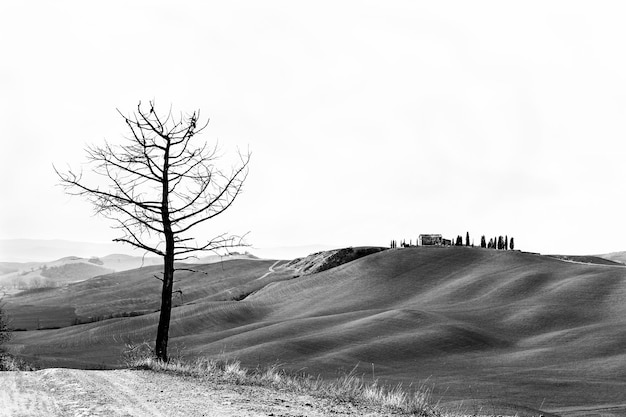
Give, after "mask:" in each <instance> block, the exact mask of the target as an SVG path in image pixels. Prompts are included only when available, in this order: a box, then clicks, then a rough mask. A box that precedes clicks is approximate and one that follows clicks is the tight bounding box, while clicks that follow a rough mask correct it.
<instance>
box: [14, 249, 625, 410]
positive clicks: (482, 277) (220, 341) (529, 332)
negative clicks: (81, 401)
mask: <svg viewBox="0 0 626 417" xmlns="http://www.w3.org/2000/svg"><path fill="white" fill-rule="evenodd" d="M194 267H196V268H197V269H198V270H199V272H188V273H187V274H184V275H183V274H181V276H180V282H179V283H178V285H179V288H180V289H181V290H182V297H177V299H176V305H177V307H176V308H174V310H173V316H172V326H171V334H170V343H171V347H172V349H173V350H175V349H177V347H183V346H184V347H185V354H186V355H187V356H188V357H191V358H193V357H194V356H203V355H210V356H216V357H217V356H219V357H236V358H238V359H239V360H241V361H242V362H243V363H244V364H245V365H248V366H252V367H254V366H256V365H257V364H259V363H261V364H269V363H276V362H278V363H281V364H284V365H285V366H286V367H290V368H292V369H293V370H295V371H297V370H300V369H304V370H306V371H307V372H309V373H311V374H314V375H317V374H320V375H322V376H334V375H336V372H337V370H338V369H344V370H346V371H349V370H350V369H352V368H353V367H354V366H355V365H357V364H360V367H359V369H358V370H357V372H359V373H363V374H365V375H372V374H375V378H378V379H379V380H380V381H381V382H392V383H403V384H405V386H406V385H409V384H411V383H413V384H420V383H425V384H426V386H428V387H432V389H433V392H432V396H431V397H432V398H434V399H435V401H437V402H440V403H441V404H446V403H447V404H450V405H451V407H453V408H454V407H455V406H456V405H457V404H458V401H460V400H464V401H467V403H465V404H467V405H468V406H469V405H471V408H472V410H483V411H484V410H489V411H488V412H489V413H490V414H491V413H493V414H494V415H496V414H503V413H505V412H506V410H510V409H521V410H523V408H520V407H519V406H521V407H528V409H529V410H530V409H542V410H543V411H549V412H554V413H556V414H565V415H576V413H578V414H580V413H582V412H583V410H586V411H584V412H586V413H591V412H592V411H593V410H596V409H597V410H600V409H605V410H611V412H612V413H613V415H624V414H625V413H626V407H625V406H624V404H626V389H625V388H626V384H625V383H624V381H625V380H626V361H625V360H624V352H626V303H624V299H626V268H624V267H623V266H621V265H613V264H604V263H587V262H585V263H582V262H578V261H564V260H562V259H556V258H553V257H550V256H541V255H534V254H528V253H523V252H518V251H496V250H488V249H481V248H467V247H450V248H428V247H426V248H424V247H420V248H398V249H390V250H384V251H380V252H377V253H373V254H370V255H367V256H364V257H361V258H359V259H355V260H352V261H350V262H347V263H343V264H341V265H338V266H335V267H332V268H330V269H327V270H324V271H321V272H316V273H310V274H307V273H303V271H302V270H299V269H298V266H297V265H296V264H292V265H289V262H275V261H264V260H249V259H244V260H233V261H228V262H224V263H218V264H209V265H198V266H194ZM156 273H158V268H157V267H147V268H143V269H141V270H135V271H127V272H121V273H116V274H111V275H106V276H101V277H97V278H92V279H90V280H87V281H83V282H80V283H76V284H70V285H68V286H67V287H65V288H58V289H52V290H49V291H44V292H40V293H38V292H33V293H26V294H22V295H15V296H11V297H9V298H8V299H7V300H6V302H7V308H8V310H9V311H14V312H18V313H19V309H20V308H23V306H25V305H30V306H33V308H34V307H38V308H44V306H58V308H61V306H63V307H71V308H73V309H74V311H73V312H71V311H69V312H68V311H61V310H59V311H58V312H57V313H56V314H58V316H59V317H60V318H61V317H67V315H71V314H74V315H75V316H76V317H83V318H84V317H87V316H90V315H92V316H93V315H97V314H101V313H117V314H121V313H123V312H125V313H127V315H130V313H131V312H132V311H133V310H132V309H135V311H139V310H141V313H142V315H139V316H136V317H119V318H112V319H108V320H103V321H98V322H93V323H88V324H82V325H78V326H69V327H64V328H62V329H58V330H45V331H27V332H17V333H16V334H15V338H14V340H13V341H12V342H11V343H12V344H11V346H12V347H13V348H14V349H16V351H17V353H20V354H21V355H24V356H25V357H27V358H38V360H40V361H43V362H44V363H46V364H49V365H54V366H86V367H89V366H92V367H95V366H100V364H102V363H103V362H104V363H107V364H115V363H116V361H118V358H119V355H120V352H121V350H122V349H123V346H124V343H126V342H128V341H134V342H142V341H144V340H148V341H151V340H153V339H154V335H155V329H156V323H157V320H158V314H157V313H156V312H150V311H151V309H156V308H158V307H157V303H158V301H155V300H154V298H155V297H157V296H158V292H159V282H158V281H156V280H155V279H154V278H153V277H152V276H153V275H154V274H156ZM152 311H153V310H152ZM31 313H32V315H31V317H33V318H34V317H35V314H34V313H33V312H30V313H29V314H31ZM52 313H53V312H52V311H49V312H48V314H47V316H49V317H51V316H53V314H52ZM143 313H146V314H143ZM59 320H61V319H59ZM38 324H39V326H40V328H41V327H43V326H42V325H41V322H40V323H38ZM46 325H49V324H46ZM424 381H425V382H424ZM513 404H514V405H515V406H516V407H517V408H515V407H513V406H512V405H513ZM488 406H489V407H492V408H488ZM499 407H500V408H499ZM503 407H504V408H503ZM500 410H503V411H500ZM577 410H578V411H577ZM560 411H563V413H561V412H560ZM471 412H474V411H471ZM519 415H520V416H521V415H526V414H519Z"/></svg>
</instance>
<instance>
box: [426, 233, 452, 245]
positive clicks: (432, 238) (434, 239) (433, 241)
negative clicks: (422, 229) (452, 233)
mask: <svg viewBox="0 0 626 417" xmlns="http://www.w3.org/2000/svg"><path fill="white" fill-rule="evenodd" d="M450 243H451V242H450ZM442 244H443V239H442V238H441V235H420V236H419V246H441V245H442Z"/></svg>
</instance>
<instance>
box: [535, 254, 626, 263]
mask: <svg viewBox="0 0 626 417" xmlns="http://www.w3.org/2000/svg"><path fill="white" fill-rule="evenodd" d="M546 256H551V257H552V258H556V259H561V260H563V261H569V262H579V263H583V264H598V265H624V264H623V263H622V262H619V261H614V260H610V259H608V258H605V257H603V256H600V255H597V256H587V255H546Z"/></svg>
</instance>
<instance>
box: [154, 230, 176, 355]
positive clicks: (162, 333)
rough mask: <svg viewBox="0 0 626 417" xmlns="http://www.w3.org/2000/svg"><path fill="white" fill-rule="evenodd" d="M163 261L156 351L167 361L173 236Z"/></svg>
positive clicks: (172, 271)
mask: <svg viewBox="0 0 626 417" xmlns="http://www.w3.org/2000/svg"><path fill="white" fill-rule="evenodd" d="M166 245H167V250H166V254H165V257H164V259H163V260H164V262H163V289H162V291H161V313H160V315H159V326H158V328H157V337H156V344H155V353H156V357H157V359H158V360H159V361H162V362H167V360H168V358H167V341H168V334H169V329H170V318H171V316H172V289H173V287H174V241H173V238H172V243H171V248H172V249H171V250H170V243H169V239H168V241H167V243H166Z"/></svg>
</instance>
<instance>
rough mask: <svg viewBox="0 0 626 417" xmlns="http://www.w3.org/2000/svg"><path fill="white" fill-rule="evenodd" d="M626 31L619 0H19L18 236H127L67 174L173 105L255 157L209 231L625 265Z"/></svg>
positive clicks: (5, 92)
mask: <svg viewBox="0 0 626 417" xmlns="http://www.w3.org/2000/svg"><path fill="white" fill-rule="evenodd" d="M624 21H626V3H623V2H619V1H615V2H610V1H603V2H590V1H589V2H576V1H562V2H556V1H552V2H549V1H535V2H529V1H525V2H503V1H492V2H486V1H472V2H468V1H454V2H453V1H437V2H417V1H406V2H401V1H394V2H392V1H379V2H371V1H369V2H366V1H350V2H347V1H328V2H323V1H314V2H313V1H311V2H306V3H305V2H294V1H283V2H276V1H264V2H255V1H228V2H225V1H221V2H217V1H215V2H199V1H195V2H181V1H177V2H169V3H168V2H157V1H133V2H126V1H108V2H98V3H97V4H96V3H95V2H84V1H55V2H49V1H30V2H17V1H14V2H8V1H5V2H2V3H0V129H1V130H0V140H1V145H2V147H1V151H0V187H1V190H0V191H1V193H2V200H1V205H0V238H2V239H12V238H38V239H67V240H81V241H107V240H110V239H112V238H114V237H115V236H116V234H115V231H113V230H111V229H110V227H109V225H110V222H108V221H107V220H104V219H99V218H94V217H92V215H91V208H90V207H89V205H88V204H87V203H86V202H83V201H82V200H80V199H78V198H70V197H68V196H66V195H64V194H63V191H62V189H61V188H60V187H57V186H55V184H56V183H57V179H56V178H55V176H54V173H53V171H52V163H55V164H56V165H57V166H61V167H63V166H65V164H70V165H71V166H73V167H78V166H80V164H81V163H82V162H84V160H85V159H84V147H85V146H86V145H87V144H90V143H94V144H100V143H102V141H103V140H104V139H105V138H106V139H107V140H109V141H111V142H119V141H120V140H121V138H122V135H123V134H125V133H126V129H125V126H124V124H123V123H122V119H121V118H120V116H119V115H118V114H117V113H116V111H115V109H116V108H119V109H120V110H122V111H124V112H130V111H132V110H133V109H134V108H135V106H136V105H137V102H138V101H139V100H143V101H148V100H150V99H156V101H157V105H159V104H160V105H162V106H163V108H164V109H165V108H167V107H169V105H170V104H171V105H172V106H173V107H174V109H175V110H182V111H191V110H194V109H198V108H199V109H201V111H202V113H203V115H205V116H207V117H210V118H211V123H210V125H209V128H208V129H207V130H206V131H205V132H206V133H205V134H204V136H203V137H204V139H206V140H208V141H214V140H216V139H219V143H220V144H221V149H222V150H223V152H224V153H226V154H232V153H233V152H234V151H235V150H236V149H237V147H241V148H244V149H245V148H247V147H249V148H250V149H251V151H252V152H253V161H252V165H251V170H250V175H249V177H248V181H247V183H246V186H245V193H244V194H243V195H242V196H241V198H240V200H238V202H237V203H236V204H235V206H233V207H232V209H231V210H230V211H229V213H228V214H226V215H224V217H223V218H222V219H220V220H219V221H216V222H213V223H212V224H209V225H208V226H207V227H204V228H201V229H198V233H197V236H198V237H205V238H206V237H210V236H211V235H214V234H217V233H219V232H223V231H230V232H240V233H243V232H246V231H250V232H251V234H250V235H249V241H250V242H251V243H252V244H253V245H254V246H259V247H272V246H296V245H307V244H330V245H340V246H350V245H362V244H378V245H387V244H388V242H389V240H390V239H391V238H396V239H402V238H406V239H407V240H408V239H410V238H411V239H415V238H416V237H417V236H418V234H420V233H442V234H443V235H444V236H449V237H454V236H456V235H458V234H462V235H463V236H464V235H465V232H466V231H469V232H470V234H471V235H472V236H473V237H475V242H476V243H477V244H478V243H479V241H480V235H481V234H486V235H487V236H488V238H489V237H490V236H494V235H497V234H502V235H504V234H508V235H509V236H511V235H512V236H514V237H515V240H516V243H517V247H518V248H520V249H523V250H529V251H538V252H544V253H551V252H558V253H570V254H583V253H602V252H610V251H618V250H626V241H625V240H624V236H626V225H625V224H624V222H623V219H624V213H626V181H625V180H626V171H625V169H624V164H623V161H624V160H625V156H626V152H625V150H626V141H625V139H626V135H625V133H626V124H625V123H624V121H625V120H626V118H625V116H626V53H625V51H626V45H625V43H626V25H625V24H624Z"/></svg>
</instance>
